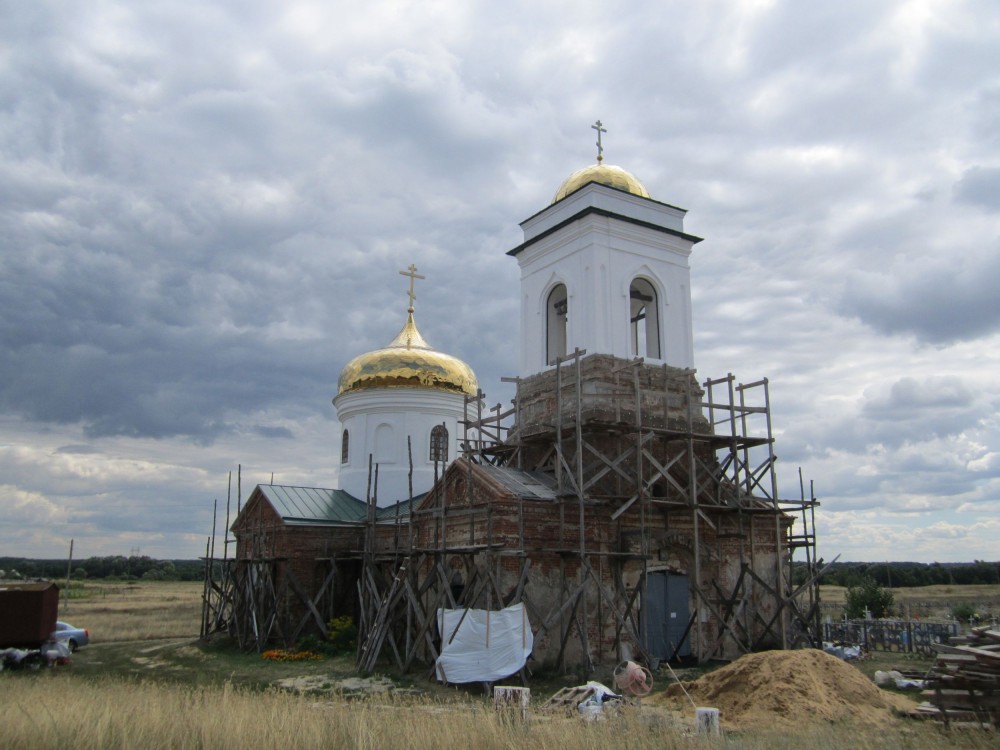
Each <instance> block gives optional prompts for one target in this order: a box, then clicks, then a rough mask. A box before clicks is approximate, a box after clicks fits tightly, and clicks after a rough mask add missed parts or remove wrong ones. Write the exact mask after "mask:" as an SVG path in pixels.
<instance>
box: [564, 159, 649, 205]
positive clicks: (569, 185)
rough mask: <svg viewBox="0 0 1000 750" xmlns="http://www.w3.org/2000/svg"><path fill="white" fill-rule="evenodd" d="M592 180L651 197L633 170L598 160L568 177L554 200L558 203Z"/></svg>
mask: <svg viewBox="0 0 1000 750" xmlns="http://www.w3.org/2000/svg"><path fill="white" fill-rule="evenodd" d="M591 182H598V183H600V184H601V185H607V186H608V187H613V188H615V189H616V190H623V191H625V192H626V193H631V194H632V195H638V196H641V197H643V198H648V197H649V192H648V191H647V190H646V188H645V187H644V186H643V184H642V183H641V182H639V180H638V179H636V177H635V175H633V174H632V173H631V172H627V171H625V170H624V169H622V168H621V167H616V166H614V165H611V164H604V163H603V161H598V162H597V164H591V165H590V166H589V167H584V168H583V169H579V170H577V171H576V172H574V173H573V174H571V175H570V176H569V177H567V178H566V180H565V181H564V182H563V184H562V185H560V186H559V189H558V190H557V191H556V194H555V197H554V198H553V199H552V202H553V203H558V202H559V201H561V200H562V199H563V198H565V197H566V196H567V195H569V194H570V193H575V192H576V191H577V190H579V189H580V188H582V187H583V186H584V185H587V184H589V183H591Z"/></svg>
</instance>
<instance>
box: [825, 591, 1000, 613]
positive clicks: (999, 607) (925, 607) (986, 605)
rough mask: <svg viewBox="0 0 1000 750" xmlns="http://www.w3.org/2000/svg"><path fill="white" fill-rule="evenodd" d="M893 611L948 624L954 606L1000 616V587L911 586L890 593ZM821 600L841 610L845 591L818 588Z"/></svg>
mask: <svg viewBox="0 0 1000 750" xmlns="http://www.w3.org/2000/svg"><path fill="white" fill-rule="evenodd" d="M890 591H891V592H892V596H893V606H892V608H893V610H894V611H895V612H896V614H897V615H899V616H901V617H906V616H907V614H909V616H910V617H918V618H920V619H932V620H947V619H949V616H950V613H951V608H952V607H954V606H955V605H957V604H972V605H974V606H975V607H976V608H977V609H978V610H979V612H980V613H983V614H985V613H992V614H998V615H1000V586H998V585H983V586H958V585H954V584H952V585H946V586H914V587H912V588H904V589H890ZM820 599H821V601H823V602H824V603H825V604H827V605H833V606H843V605H844V604H845V602H846V600H847V589H846V588H844V587H843V586H820Z"/></svg>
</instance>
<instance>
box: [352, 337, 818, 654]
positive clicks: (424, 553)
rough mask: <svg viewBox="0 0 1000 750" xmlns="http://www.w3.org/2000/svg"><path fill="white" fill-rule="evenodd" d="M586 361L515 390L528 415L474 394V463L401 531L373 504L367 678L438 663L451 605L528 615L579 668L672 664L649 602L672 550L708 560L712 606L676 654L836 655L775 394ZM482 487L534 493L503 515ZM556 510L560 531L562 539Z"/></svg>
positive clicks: (702, 576) (698, 608) (365, 608)
mask: <svg viewBox="0 0 1000 750" xmlns="http://www.w3.org/2000/svg"><path fill="white" fill-rule="evenodd" d="M585 355H586V352H584V351H579V350H578V351H576V352H574V353H573V354H572V355H570V356H568V357H565V358H563V359H560V360H558V361H557V362H556V366H555V367H554V368H553V369H552V370H550V371H547V372H545V373H541V374H540V375H536V376H532V377H531V378H526V379H512V380H513V382H515V383H516V387H517V395H516V397H515V399H514V401H513V408H512V409H509V410H503V409H502V407H501V406H500V405H497V406H496V407H495V408H493V409H490V410H484V407H483V396H482V394H481V393H480V394H479V396H478V397H477V398H470V399H468V400H467V412H468V413H469V419H468V420H467V422H466V425H465V432H464V440H463V452H464V455H463V457H462V459H460V461H459V462H457V463H456V465H454V466H453V467H452V468H451V469H450V471H449V474H448V475H446V476H442V477H441V479H440V480H439V481H438V482H437V483H436V484H435V488H434V490H432V492H431V493H430V494H429V496H428V499H427V500H425V502H423V503H422V504H419V505H417V506H412V505H411V507H409V508H407V510H408V511H409V512H408V513H405V514H400V513H399V512H397V513H396V516H395V521H394V524H395V526H396V527H397V528H396V530H395V532H394V533H392V534H387V533H386V524H387V522H386V521H385V520H382V521H381V522H380V521H378V520H377V513H376V509H375V507H374V503H371V510H370V513H369V517H368V521H367V528H366V532H365V545H364V552H363V555H364V559H363V565H362V575H361V581H359V599H360V622H359V630H360V638H359V653H358V667H359V669H360V670H361V671H371V670H372V669H374V666H375V664H376V661H377V660H378V659H379V658H380V657H384V656H389V657H390V658H392V659H393V660H394V661H395V663H396V665H397V666H398V667H399V668H400V669H403V670H407V669H409V668H411V666H412V665H413V664H414V663H417V662H420V663H427V662H432V661H433V660H434V659H436V658H437V656H438V654H439V651H440V646H441V643H442V640H445V639H447V638H449V635H451V636H452V637H453V635H454V634H447V633H439V632H437V625H436V621H437V620H436V612H437V610H438V609H439V608H442V607H447V608H459V609H461V608H465V609H467V610H468V609H471V608H476V609H487V610H491V609H497V608H500V607H503V606H507V605H510V604H513V603H523V604H524V605H525V607H526V609H527V611H528V613H529V616H530V620H531V624H532V628H533V630H534V631H535V633H536V644H537V643H538V638H539V637H542V638H544V639H545V640H546V641H547V642H548V644H549V648H550V651H549V661H550V662H553V663H554V664H556V665H558V667H559V668H560V669H567V668H579V669H580V670H581V671H582V672H584V673H589V672H591V671H592V670H593V668H594V666H595V664H597V663H602V662H607V661H609V660H617V659H620V658H622V657H623V656H633V655H634V656H638V657H639V658H643V659H645V660H646V661H648V662H656V661H658V659H659V657H656V656H654V655H653V654H651V653H649V649H648V648H647V645H648V641H649V635H648V634H649V625H648V623H647V622H646V621H645V620H646V618H647V616H648V615H647V608H646V607H644V606H642V602H644V601H645V600H646V596H647V584H648V581H649V576H650V571H651V569H652V568H654V567H657V566H659V567H662V561H663V558H664V556H666V557H668V558H669V556H670V555H671V554H672V553H671V549H677V550H680V552H678V554H679V555H682V556H684V558H685V559H686V560H688V561H689V564H688V566H687V567H688V575H689V579H690V598H691V605H692V606H691V610H692V611H691V613H690V616H689V618H688V621H687V623H686V629H685V631H684V637H683V638H681V639H680V640H679V642H677V643H676V644H675V648H674V650H673V653H672V654H670V655H668V657H676V656H678V654H679V652H680V648H681V645H682V644H683V643H684V642H685V640H687V639H690V640H689V641H688V642H689V643H690V644H691V651H692V655H693V656H694V658H696V659H697V660H698V661H705V660H709V659H715V658H727V656H728V657H730V658H731V656H732V655H734V653H735V654H736V655H738V654H739V653H743V652H749V651H753V650H756V649H760V648H775V647H778V648H794V647H799V646H807V645H813V646H814V645H818V633H819V589H818V584H817V579H818V576H819V574H820V573H821V572H822V571H821V570H819V569H818V567H819V561H818V560H817V557H816V534H815V509H816V507H817V506H818V501H817V500H816V498H815V497H814V496H813V493H812V490H811V487H810V492H809V494H808V496H807V495H806V493H805V487H804V485H803V484H802V482H801V479H800V497H799V498H798V499H796V500H784V499H781V498H780V497H779V495H778V488H777V475H776V473H775V461H776V456H775V454H774V437H773V432H772V426H771V412H770V393H769V386H768V381H767V380H766V379H765V380H759V381H755V382H752V383H745V384H742V383H738V382H737V381H736V379H735V378H734V376H732V375H731V374H730V375H727V376H726V377H724V378H719V379H710V380H707V381H705V382H704V383H703V384H702V385H701V386H700V387H699V385H698V384H697V382H696V381H695V379H694V373H693V371H686V370H678V369H676V368H669V367H667V366H651V365H648V364H646V363H645V362H644V361H643V360H642V359H635V360H620V359H615V358H612V357H609V356H605V355H593V356H590V357H586V356H585ZM504 472H506V473H504ZM463 475H464V476H466V477H467V479H466V481H464V482H462V481H460V480H461V478H462V476H463ZM800 476H801V475H800ZM448 477H451V481H448ZM476 479H478V480H479V481H480V482H481V483H489V482H494V484H496V483H497V482H499V483H500V484H503V485H504V487H506V488H507V490H511V488H512V487H513V488H516V489H517V491H507V492H506V494H505V495H504V497H505V498H506V500H505V501H504V502H501V501H499V500H498V497H500V496H499V495H497V496H494V497H490V496H482V494H481V493H479V494H477V492H476V491H475V490H474V487H475V486H476V482H475V481H474V480H476ZM496 486H497V487H499V486H500V485H499V484H496ZM457 493H461V494H463V495H464V496H462V497H457V496H456V494H457ZM539 498H544V499H545V503H544V507H543V503H541V502H539V501H538V499H539ZM541 513H544V514H545V516H544V517H545V518H546V519H547V521H546V523H549V525H550V527H551V528H552V529H554V531H552V533H550V534H549V536H548V537H545V538H544V539H543V538H541V537H540V536H539V534H538V533H536V532H537V526H538V524H539V519H540V518H542V517H543V516H542V515H540V514H541ZM526 525H527V528H526ZM380 527H381V530H380ZM404 527H405V528H404ZM672 527H673V528H672ZM602 535H603V537H602ZM609 539H610V541H609ZM796 555H799V556H800V559H798V560H797V563H798V564H797V565H796V568H795V569H796V575H797V578H796V580H795V581H793V577H792V562H793V558H794V557H795V556H796ZM801 558H804V559H801ZM543 561H544V564H545V565H547V566H548V568H549V571H550V573H549V574H548V575H547V576H546V577H545V582H546V585H545V586H544V587H541V590H542V591H544V594H545V595H544V596H539V595H537V594H535V593H533V592H534V591H535V590H536V589H539V586H537V582H538V580H539V579H540V578H541V575H540V574H539V573H538V570H539V569H540V567H541V565H542V563H543ZM554 569H558V573H557V575H555V574H553V573H552V571H553V570H554ZM723 573H725V575H723Z"/></svg>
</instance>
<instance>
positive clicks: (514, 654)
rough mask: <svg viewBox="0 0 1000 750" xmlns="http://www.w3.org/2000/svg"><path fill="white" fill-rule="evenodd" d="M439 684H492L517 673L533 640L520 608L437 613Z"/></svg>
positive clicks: (520, 606) (440, 611) (526, 616)
mask: <svg viewBox="0 0 1000 750" xmlns="http://www.w3.org/2000/svg"><path fill="white" fill-rule="evenodd" d="M437 618H438V632H439V633H440V634H441V656H439V657H438V660H437V663H436V670H437V678H438V679H439V680H441V681H442V682H452V683H463V682H493V681H494V680H499V679H500V678H502V677H507V676H508V675H512V674H514V673H515V672H517V671H518V670H519V669H520V668H521V667H523V666H524V663H525V662H526V661H527V660H528V656H529V655H530V654H531V648H532V645H533V644H534V637H533V636H532V634H531V623H529V622H528V613H527V612H525V611H524V605H523V604H514V605H513V606H510V607H507V608H506V609H501V610H499V611H496V610H487V609H439V610H438V611H437Z"/></svg>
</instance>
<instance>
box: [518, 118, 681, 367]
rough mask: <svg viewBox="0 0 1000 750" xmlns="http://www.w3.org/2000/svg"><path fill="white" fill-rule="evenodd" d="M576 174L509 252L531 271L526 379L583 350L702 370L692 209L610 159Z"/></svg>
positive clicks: (524, 303)
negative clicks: (654, 192)
mask: <svg viewBox="0 0 1000 750" xmlns="http://www.w3.org/2000/svg"><path fill="white" fill-rule="evenodd" d="M592 127H593V128H594V129H595V130H597V132H598V143H597V146H598V156H597V164H595V165H592V166H590V167H586V168H585V169H581V170H580V171H578V172H574V173H573V174H571V175H570V176H569V177H568V178H567V179H566V181H565V182H563V184H562V186H561V187H560V188H559V190H558V191H557V193H556V195H555V198H554V199H553V202H552V204H551V205H550V206H549V207H548V208H545V209H543V210H542V211H540V212H538V213H537V214H535V215H534V216H532V217H530V218H529V219H526V220H525V221H523V222H522V223H521V228H522V230H523V231H524V242H523V243H522V244H521V245H519V246H517V247H515V248H514V249H513V250H510V251H509V252H508V255H512V256H513V257H515V258H516V259H517V262H518V265H519V266H520V268H521V358H520V359H521V362H520V372H519V374H520V375H521V376H522V377H526V376H528V375H533V374H535V373H537V372H540V371H542V370H544V369H546V368H547V367H550V366H552V365H554V364H555V361H556V358H557V357H562V356H566V355H567V354H572V352H573V350H574V349H576V348H579V349H585V350H586V351H587V353H588V354H610V355H613V356H615V357H620V358H623V359H630V358H632V357H644V358H645V360H646V361H647V362H649V363H651V364H657V363H666V364H668V365H671V366H673V367H680V368H693V367H694V342H693V333H692V323H691V270H690V265H689V263H688V258H689V256H690V255H691V249H692V248H693V247H694V245H695V244H696V243H698V242H700V241H701V238H700V237H695V236H693V235H690V234H686V233H685V232H684V214H685V213H686V211H684V209H681V208H677V207H676V206H671V205H669V204H667V203H660V202H659V201H656V200H653V199H652V198H650V197H649V193H648V192H646V189H645V188H644V187H643V185H642V183H640V182H639V181H638V180H637V179H636V178H635V177H634V176H632V175H631V174H630V173H628V172H626V171H625V170H624V169H621V168H619V167H615V166H611V165H607V164H604V163H603V154H602V151H603V148H602V146H601V133H603V132H606V131H604V129H603V128H602V127H601V122H600V120H598V121H597V123H596V125H594V126H592Z"/></svg>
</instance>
